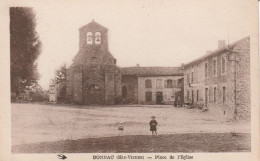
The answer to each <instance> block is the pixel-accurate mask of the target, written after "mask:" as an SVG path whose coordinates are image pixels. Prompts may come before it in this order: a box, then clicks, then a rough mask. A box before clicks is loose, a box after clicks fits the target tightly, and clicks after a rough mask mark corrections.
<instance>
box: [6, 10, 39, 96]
mask: <svg viewBox="0 0 260 161" xmlns="http://www.w3.org/2000/svg"><path fill="white" fill-rule="evenodd" d="M9 13H10V54H11V67H10V68H11V92H12V93H16V96H18V95H19V93H20V92H23V91H24V90H26V89H27V88H28V87H29V86H32V85H33V84H37V81H38V79H39V75H38V72H37V63H36V60H37V58H38V56H39V54H40V49H41V42H40V41H39V36H38V34H37V32H36V29H35V27H36V16H35V13H34V12H33V9H32V8H27V7H10V9H9Z"/></svg>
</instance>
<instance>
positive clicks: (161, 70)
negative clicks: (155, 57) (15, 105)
mask: <svg viewBox="0 0 260 161" xmlns="http://www.w3.org/2000/svg"><path fill="white" fill-rule="evenodd" d="M122 75H136V76H177V75H183V71H182V70H180V68H179V67H123V68H122Z"/></svg>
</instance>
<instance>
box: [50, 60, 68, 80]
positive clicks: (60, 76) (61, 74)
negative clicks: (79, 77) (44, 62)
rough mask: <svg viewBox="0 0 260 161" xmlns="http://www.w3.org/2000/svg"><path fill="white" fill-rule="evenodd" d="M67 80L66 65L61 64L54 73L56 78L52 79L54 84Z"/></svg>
mask: <svg viewBox="0 0 260 161" xmlns="http://www.w3.org/2000/svg"><path fill="white" fill-rule="evenodd" d="M65 81H66V65H65V64H63V65H61V66H60V67H59V68H58V69H57V70H56V71H55V75H54V79H52V84H59V83H62V82H65Z"/></svg>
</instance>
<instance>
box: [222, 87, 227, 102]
mask: <svg viewBox="0 0 260 161" xmlns="http://www.w3.org/2000/svg"><path fill="white" fill-rule="evenodd" d="M222 95H223V104H225V103H226V100H227V92H226V87H223V94H222Z"/></svg>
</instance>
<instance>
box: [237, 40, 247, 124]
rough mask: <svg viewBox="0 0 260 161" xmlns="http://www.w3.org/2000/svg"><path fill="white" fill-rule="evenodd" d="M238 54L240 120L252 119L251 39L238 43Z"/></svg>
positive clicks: (238, 112) (238, 111) (238, 105)
mask: <svg viewBox="0 0 260 161" xmlns="http://www.w3.org/2000/svg"><path fill="white" fill-rule="evenodd" d="M233 51H234V52H238V54H237V61H238V62H237V66H236V69H237V74H236V79H237V81H236V91H237V93H236V103H237V116H238V118H239V119H247V120H248V119H250V116H251V115H250V113H251V97H250V96H251V93H250V92H251V91H250V38H249V37H247V38H245V39H243V40H242V41H240V42H238V43H237V45H235V46H234V48H233Z"/></svg>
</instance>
